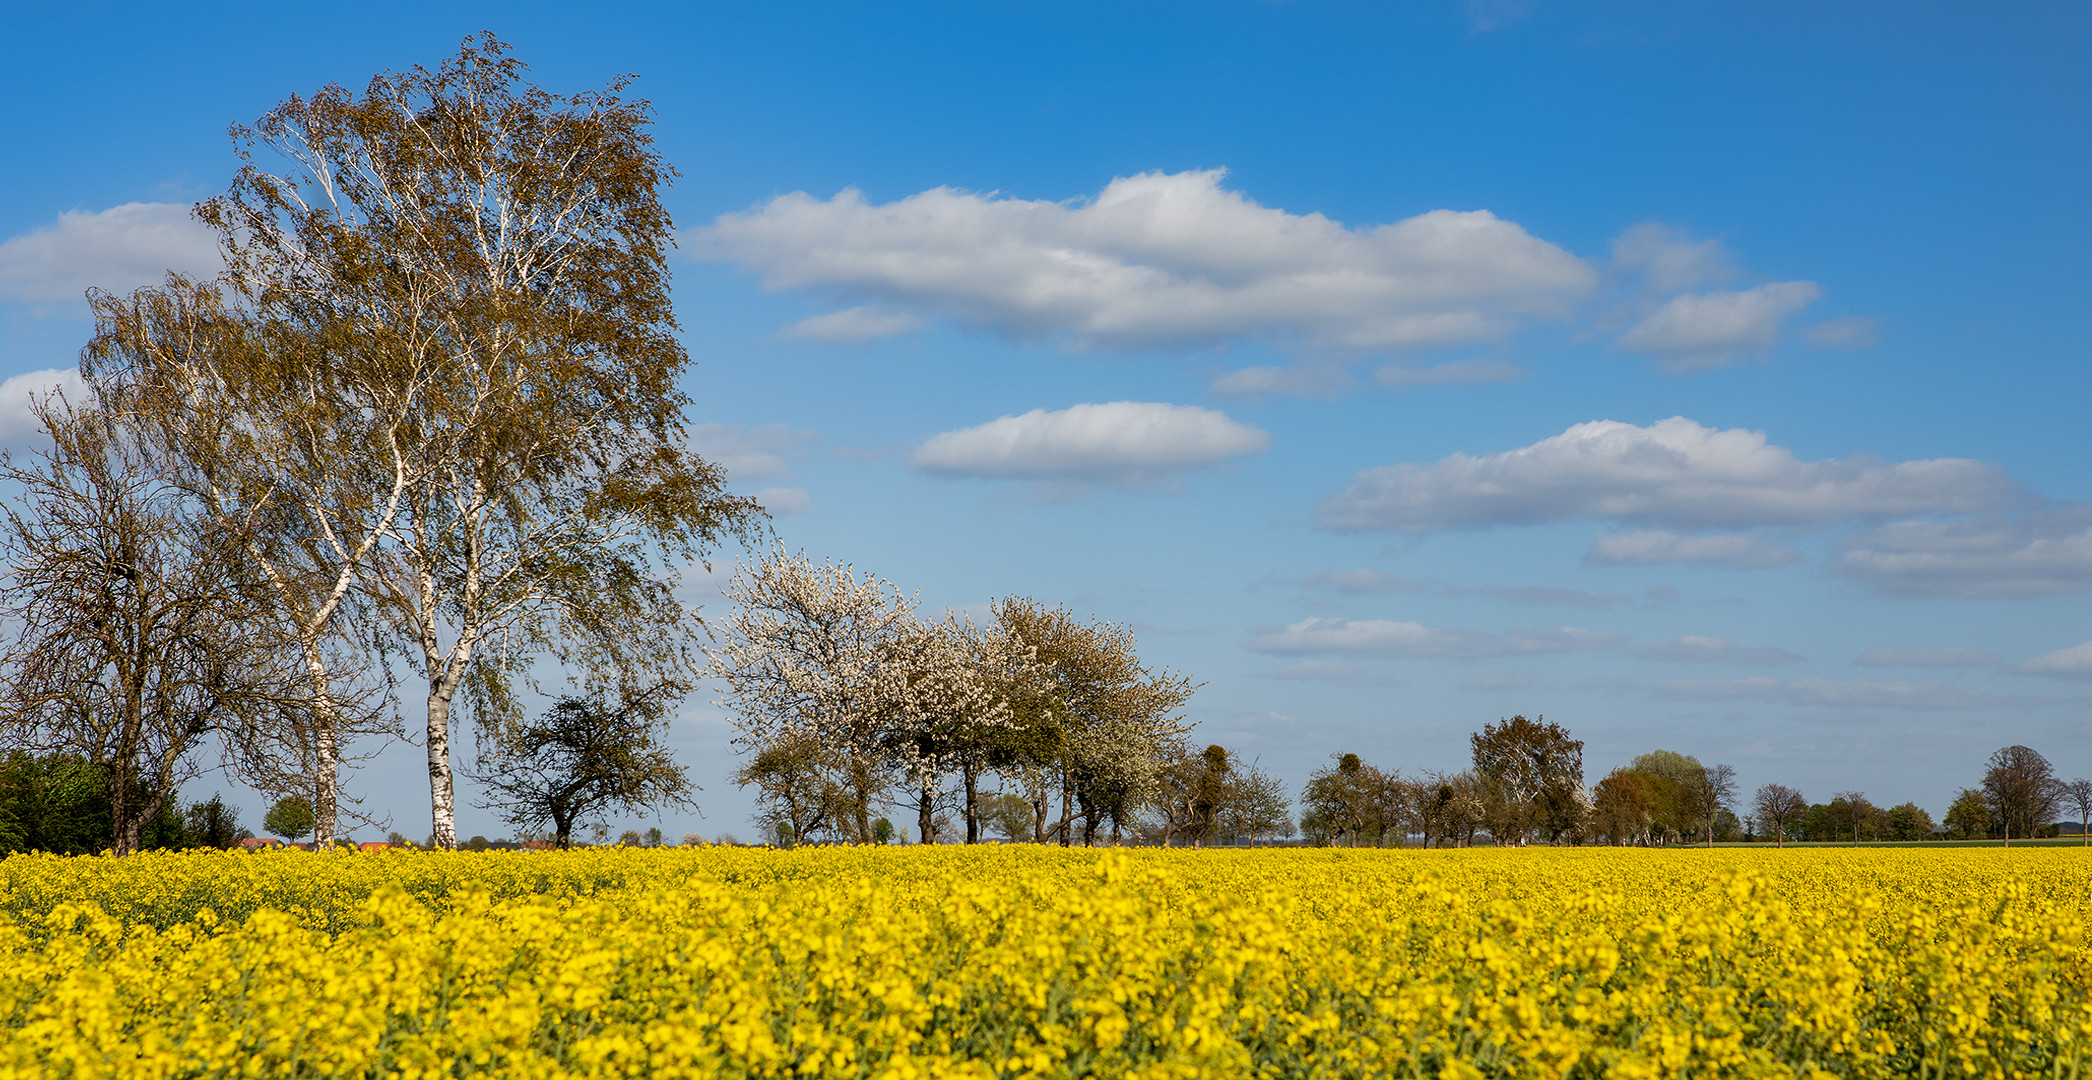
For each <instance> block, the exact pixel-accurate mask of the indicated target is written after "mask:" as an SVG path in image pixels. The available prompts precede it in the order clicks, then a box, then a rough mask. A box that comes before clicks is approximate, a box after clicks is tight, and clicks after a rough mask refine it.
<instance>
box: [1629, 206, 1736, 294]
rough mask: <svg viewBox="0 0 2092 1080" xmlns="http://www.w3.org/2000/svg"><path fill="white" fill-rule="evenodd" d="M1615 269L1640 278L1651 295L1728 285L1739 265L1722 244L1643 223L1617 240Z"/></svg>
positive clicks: (1657, 225)
mask: <svg viewBox="0 0 2092 1080" xmlns="http://www.w3.org/2000/svg"><path fill="white" fill-rule="evenodd" d="M1613 266H1614V267H1615V268H1616V269H1619V270H1623V271H1627V272H1630V273H1634V274H1638V275H1640V277H1641V279H1642V285H1643V287H1644V288H1646V289H1647V290H1649V291H1650V292H1656V293H1677V292H1684V291H1685V290H1687V289H1697V288H1699V287H1701V286H1703V285H1712V284H1716V283H1718V282H1722V281H1727V280H1729V279H1730V278H1733V277H1735V276H1736V266H1735V261H1734V260H1733V259H1732V258H1731V257H1730V255H1729V252H1728V250H1727V249H1726V248H1724V247H1722V242H1721V241H1720V240H1697V241H1696V240H1693V239H1691V238H1690V237H1688V236H1687V235H1686V234H1685V232H1684V231H1682V230H1679V229H1674V228H1672V227H1670V226H1668V225H1663V224H1660V223H1658V222H1654V221H1647V222H1643V223H1642V224H1640V225H1636V226H1634V227H1633V228H1630V229H1628V230H1627V231H1626V232H1623V233H1621V234H1620V235H1619V236H1617V237H1615V238H1614V239H1613Z"/></svg>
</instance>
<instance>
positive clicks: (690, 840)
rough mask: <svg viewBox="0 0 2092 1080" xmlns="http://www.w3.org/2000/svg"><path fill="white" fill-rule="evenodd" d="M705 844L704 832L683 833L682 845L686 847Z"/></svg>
mask: <svg viewBox="0 0 2092 1080" xmlns="http://www.w3.org/2000/svg"><path fill="white" fill-rule="evenodd" d="M704 844H705V835H704V834H703V833H698V832H686V833H684V834H683V844H682V846H684V847H703V846H704Z"/></svg>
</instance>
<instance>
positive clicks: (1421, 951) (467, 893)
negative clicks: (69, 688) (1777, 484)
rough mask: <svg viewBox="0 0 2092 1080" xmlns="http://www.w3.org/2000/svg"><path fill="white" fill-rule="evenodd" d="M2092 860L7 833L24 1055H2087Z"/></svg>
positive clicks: (9, 1014)
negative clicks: (476, 845)
mask: <svg viewBox="0 0 2092 1080" xmlns="http://www.w3.org/2000/svg"><path fill="white" fill-rule="evenodd" d="M2088 887H2092V856H2087V855H2085V854H2083V853H2080V852H2077V851H2070V850H2055V849H2045V850H2019V849H2015V850H1997V849H1975V850H1931V851H1914V850H1835V849H1833V850H1820V849H1819V850H1810V851H1794V850H1790V851H1757V850H1752V851H1731V850H1719V851H1639V850H1619V849H1566V850H1552V849H1527V850H1517V851H1492V850H1479V851H1449V852H1439V851H1347V850H1321V851H1317V850H1284V851H1256V852H1248V851H1208V852H1196V851H1109V852H1107V851H1080V850H1076V851H1064V850H1060V849H1052V848H1038V847H1032V846H1017V847H1000V848H975V849H952V848H941V849H918V848H877V849H821V850H801V851H794V852H777V851H765V850H730V849H664V850H653V851H639V850H593V851H583V852H574V853H570V854H545V855H524V854H479V855H474V854H387V855H377V856H372V855H363V856H358V855H350V854H346V853H344V854H320V855H308V854H302V853H293V852H286V853H279V854H269V855H234V854H219V853H201V854H198V853H190V854H146V855H141V856H137V857H134V858H130V859H124V860H111V859H63V858H53V857H43V856H26V857H25V856H15V857H11V858H7V859H5V860H0V1077H31V1076H34V1077H68V1076H70V1077H101V1076H122V1077H188V1076H367V1075H387V1076H390V1075H399V1076H405V1077H422V1076H443V1077H462V1076H473V1075H480V1074H492V1075H498V1076H564V1075H591V1076H595V1075H647V1076H706V1077H710V1076H732V1077H739V1076H867V1077H912V1076H977V1077H986V1076H998V1077H1017V1076H1026V1077H1031V1076H1038V1077H1048V1076H1053V1077H1059V1076H1071V1077H1072V1076H1129V1077H1131V1076H1141V1077H1165V1076H1170V1077H1178V1076H1181V1077H1189V1076H1302V1077H1307V1076H1316V1077H1321V1076H1327V1077H1353V1076H1355V1077H1380V1076H1432V1077H1476V1076H1520V1077H1523V1076H1533V1077H1555V1076H1620V1077H1642V1076H1652V1077H1653V1076H1728V1075H1733V1076H1806V1077H1817V1076H1826V1075H1828V1076H1841V1077H1843V1076H1852V1077H1873V1076H1918V1077H1931V1076H1985V1077H1989V1076H1998V1077H2022V1076H2026V1077H2031V1076H2052V1075H2053V1076H2074V1075H2077V1073H2078V1070H2079V1063H2080V1061H2081V1060H2082V1059H2083V1058H2085V1056H2086V1054H2085V1047H2086V1046H2087V1044H2088V1040H2092V995H2088V993H2087V989H2088V971H2087V953H2086V951H2085V948H2084V938H2083V935H2082V932H2081V927H2082V925H2083V923H2084V922H2085V919H2086V916H2087V894H2088Z"/></svg>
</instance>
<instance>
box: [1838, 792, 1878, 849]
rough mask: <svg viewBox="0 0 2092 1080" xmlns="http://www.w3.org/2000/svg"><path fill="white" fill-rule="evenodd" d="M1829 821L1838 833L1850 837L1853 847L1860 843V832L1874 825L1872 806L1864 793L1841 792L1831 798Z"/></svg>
mask: <svg viewBox="0 0 2092 1080" xmlns="http://www.w3.org/2000/svg"><path fill="white" fill-rule="evenodd" d="M1829 808H1830V816H1831V820H1832V821H1833V822H1834V823H1835V825H1836V827H1837V829H1838V831H1839V832H1840V833H1842V834H1845V835H1849V836H1851V837H1852V842H1853V844H1854V846H1858V844H1859V842H1860V832H1861V830H1863V829H1866V828H1867V827H1869V826H1871V825H1872V824H1873V823H1874V814H1875V810H1874V804H1873V803H1871V802H1868V801H1867V795H1866V793H1865V792H1860V791H1841V792H1839V793H1838V794H1837V795H1835V796H1833V797H1832V798H1831V801H1830V804H1829Z"/></svg>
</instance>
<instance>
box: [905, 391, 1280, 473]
mask: <svg viewBox="0 0 2092 1080" xmlns="http://www.w3.org/2000/svg"><path fill="white" fill-rule="evenodd" d="M1270 443H1271V436H1269V435H1267V434H1265V432H1264V431H1263V430H1262V429H1260V428H1255V427H1251V426H1250V425H1248V424H1242V423H1237V422H1235V421H1233V420H1230V419H1228V417H1227V415H1226V414H1225V413H1221V412H1217V411H1215V410H1212V409H1202V408H1200V407H1198V406H1196V405H1167V404H1162V403H1160V402H1147V401H1113V402H1107V403H1105V404H1101V405H1076V406H1073V407H1070V408H1066V409H1059V410H1055V411H1052V412H1048V411H1047V410H1045V409H1033V410H1032V411H1030V412H1028V413H1025V414H1023V415H1022V416H1005V417H1002V418H1001V419H997V420H990V421H989V422H987V423H985V424H982V425H980V426H978V427H970V428H963V429H960V430H958V431H947V432H944V433H943V434H941V435H936V436H933V437H932V438H931V439H930V440H929V441H927V442H925V443H923V445H922V446H921V447H920V448H919V449H917V450H916V451H915V454H914V456H913V457H912V458H911V459H910V460H911V461H912V462H913V463H914V464H915V466H916V467H917V468H919V469H922V470H923V471H925V472H931V473H938V474H941V475H945V476H972V477H986V478H993V479H1003V480H1045V481H1073V482H1099V483H1145V482H1152V481H1154V480H1157V479H1160V478H1162V477H1164V476H1167V475H1168V474H1170V473H1174V472H1179V471H1182V470H1185V469H1194V468H1198V467H1200V466H1204V465H1212V464H1215V463H1217V462H1221V461H1225V460H1227V459H1228V458H1231V457H1239V456H1241V455H1244V454H1254V453H1258V452H1260V451H1262V450H1263V449H1264V448H1265V447H1266V446H1268V445H1270Z"/></svg>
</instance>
